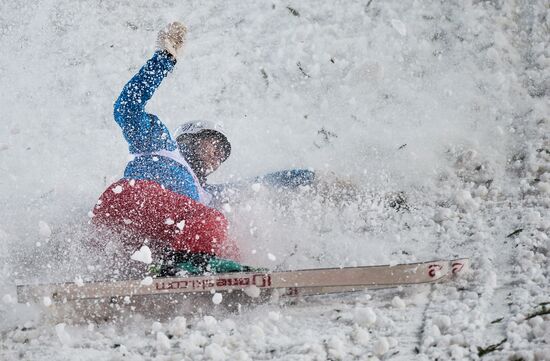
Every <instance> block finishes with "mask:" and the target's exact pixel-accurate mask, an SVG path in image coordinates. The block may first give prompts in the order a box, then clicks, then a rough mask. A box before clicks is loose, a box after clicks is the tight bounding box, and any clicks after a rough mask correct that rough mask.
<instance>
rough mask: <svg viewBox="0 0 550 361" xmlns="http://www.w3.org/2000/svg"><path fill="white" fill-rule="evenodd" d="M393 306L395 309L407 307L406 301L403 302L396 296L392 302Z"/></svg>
mask: <svg viewBox="0 0 550 361" xmlns="http://www.w3.org/2000/svg"><path fill="white" fill-rule="evenodd" d="M391 304H392V306H393V307H395V308H401V309H403V308H405V307H406V306H407V305H406V304H405V301H403V300H402V299H401V298H400V297H399V296H395V297H394V298H393V299H392V300H391Z"/></svg>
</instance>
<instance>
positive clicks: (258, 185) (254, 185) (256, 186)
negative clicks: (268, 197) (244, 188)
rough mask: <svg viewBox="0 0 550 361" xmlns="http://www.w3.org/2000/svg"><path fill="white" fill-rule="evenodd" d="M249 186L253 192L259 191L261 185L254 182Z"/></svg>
mask: <svg viewBox="0 0 550 361" xmlns="http://www.w3.org/2000/svg"><path fill="white" fill-rule="evenodd" d="M251 188H252V190H253V191H254V192H259V191H260V189H261V188H262V185H261V184H260V183H254V184H252V186H251Z"/></svg>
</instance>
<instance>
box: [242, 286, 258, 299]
mask: <svg viewBox="0 0 550 361" xmlns="http://www.w3.org/2000/svg"><path fill="white" fill-rule="evenodd" d="M244 293H246V295H247V296H248V297H251V298H257V297H259V296H260V293H261V290H260V289H259V288H258V287H257V286H255V285H252V286H248V287H247V288H245V289H244Z"/></svg>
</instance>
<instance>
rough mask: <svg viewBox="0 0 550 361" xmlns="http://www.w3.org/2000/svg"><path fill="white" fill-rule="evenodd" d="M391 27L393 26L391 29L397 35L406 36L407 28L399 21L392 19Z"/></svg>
mask: <svg viewBox="0 0 550 361" xmlns="http://www.w3.org/2000/svg"><path fill="white" fill-rule="evenodd" d="M391 26H393V28H394V29H395V30H397V32H398V33H399V35H401V36H405V35H407V27H406V26H405V24H403V22H402V21H401V20H397V19H392V21H391Z"/></svg>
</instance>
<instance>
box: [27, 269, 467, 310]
mask: <svg viewBox="0 0 550 361" xmlns="http://www.w3.org/2000/svg"><path fill="white" fill-rule="evenodd" d="M468 266H469V260H468V259H467V258H461V259H453V260H438V261H430V262H420V263H408V264H397V265H378V266H360V267H344V268H319V269H305V270H296V271H282V272H267V273H253V272H252V273H226V274H215V275H206V276H191V277H170V278H153V279H148V280H128V281H113V282H108V281H104V282H89V283H80V284H76V283H59V284H39V285H18V286H17V299H18V302H20V303H27V302H37V301H38V302H40V301H43V300H44V299H45V298H48V299H49V300H51V301H52V302H54V303H66V302H69V301H76V300H85V299H103V300H109V299H113V298H120V297H139V296H150V295H177V294H198V293H207V292H209V293H213V292H231V291H244V292H245V293H246V294H248V295H250V296H251V297H257V296H258V295H259V294H260V292H261V290H274V289H277V290H282V291H283V292H282V293H281V292H279V293H280V294H281V295H284V296H301V295H314V294H326V293H337V292H350V291H356V290H361V289H373V288H389V287H397V286H405V285H414V284H422V283H434V282H441V281H444V280H447V279H449V278H450V277H452V276H453V275H455V274H458V273H462V272H464V271H465V270H466V269H467V268H468Z"/></svg>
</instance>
